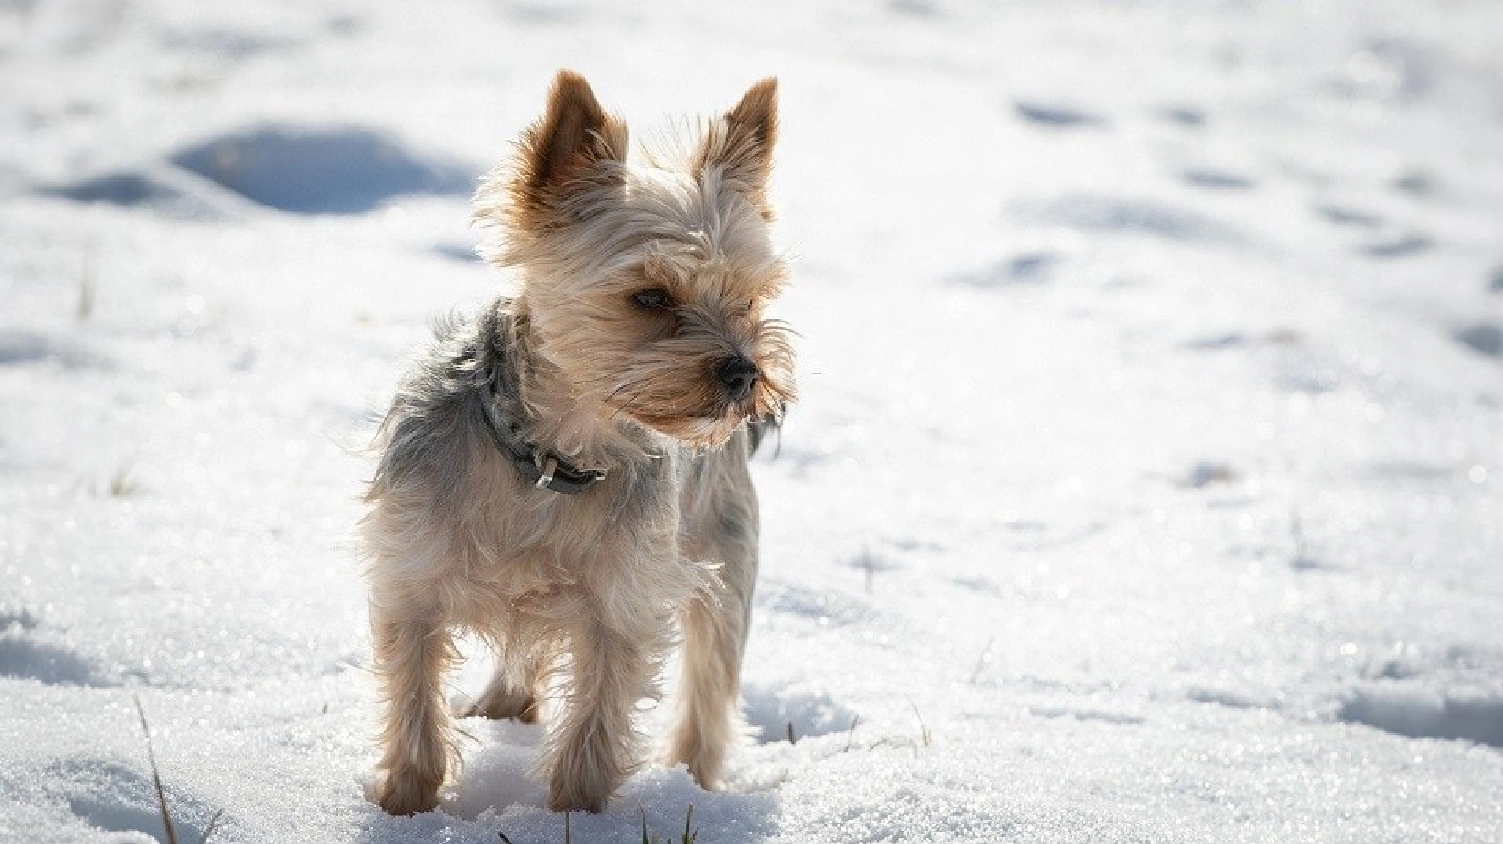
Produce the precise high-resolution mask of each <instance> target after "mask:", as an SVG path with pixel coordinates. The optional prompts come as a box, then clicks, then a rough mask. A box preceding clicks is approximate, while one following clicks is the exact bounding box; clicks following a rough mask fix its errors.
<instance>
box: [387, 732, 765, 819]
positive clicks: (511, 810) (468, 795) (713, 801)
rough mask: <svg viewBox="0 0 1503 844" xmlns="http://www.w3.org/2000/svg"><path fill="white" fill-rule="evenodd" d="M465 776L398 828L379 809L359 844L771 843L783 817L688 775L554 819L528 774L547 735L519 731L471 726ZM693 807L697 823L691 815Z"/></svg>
mask: <svg viewBox="0 0 1503 844" xmlns="http://www.w3.org/2000/svg"><path fill="white" fill-rule="evenodd" d="M457 726H458V727H459V729H460V730H461V731H462V734H463V735H465V736H467V737H468V738H466V739H461V753H460V755H461V757H462V758H463V760H464V761H463V767H462V769H461V770H460V772H459V774H458V776H457V777H456V781H455V782H454V783H452V784H451V785H449V786H447V787H446V788H445V789H444V791H443V793H442V795H441V797H442V803H441V804H440V807H439V809H438V811H434V812H425V813H423V814H420V815H414V816H412V817H407V818H393V817H391V816H389V815H386V814H384V813H382V812H381V810H380V809H379V808H378V807H376V806H374V805H372V806H371V807H370V813H371V814H370V818H371V819H370V822H369V824H368V825H367V826H366V828H365V831H364V834H363V835H362V836H361V837H360V838H359V841H360V842H361V844H394V842H399V841H400V842H403V844H409V842H410V844H424V843H425V842H433V844H438V842H444V844H469V843H470V842H474V844H480V842H484V844H498V842H511V844H562V842H564V841H565V840H570V841H578V842H591V844H595V842H599V843H600V844H611V842H621V844H641V841H642V828H643V823H644V822H645V823H646V828H647V835H648V839H649V840H650V841H661V840H664V839H669V840H673V841H678V840H680V839H681V836H682V835H683V832H684V827H685V824H686V823H687V824H688V825H689V827H690V831H691V832H693V831H697V832H698V840H700V841H713V842H715V844H753V842H759V841H764V840H766V839H768V838H770V837H771V836H772V835H773V833H774V832H776V829H777V817H778V815H779V813H780V807H779V800H778V797H777V795H776V793H775V792H772V791H758V792H751V793H747V792H737V791H734V790H731V791H722V792H708V791H705V790H703V789H701V788H700V787H699V786H698V784H696V783H695V782H694V780H693V779H692V778H691V777H690V776H689V773H688V771H687V770H686V769H685V768H684V767H683V766H679V767H678V768H675V769H672V770H667V769H663V768H657V767H649V768H645V769H644V770H642V771H640V772H638V773H637V774H636V775H635V776H633V777H631V778H630V779H628V780H627V781H626V783H625V784H624V785H623V786H622V787H621V790H620V791H619V792H618V793H617V795H616V797H615V798H614V799H613V800H612V801H611V803H610V807H609V808H608V809H607V810H606V811H605V812H604V813H603V814H599V815H592V814H588V813H585V812H572V813H570V814H569V816H568V818H567V824H568V836H567V839H566V835H565V823H566V820H565V816H564V815H563V814H562V813H558V812H550V811H549V810H548V809H547V799H548V787H547V785H546V784H545V783H543V782H540V781H539V780H537V779H534V778H533V777H532V775H531V768H532V765H533V763H534V761H535V760H536V759H537V757H538V753H539V752H540V750H541V745H542V742H543V730H542V728H540V727H538V726H536V725H531V724H520V723H517V722H515V721H489V720H486V719H483V718H466V719H463V720H461V721H459V722H458V724H457ZM691 807H692V814H691Z"/></svg>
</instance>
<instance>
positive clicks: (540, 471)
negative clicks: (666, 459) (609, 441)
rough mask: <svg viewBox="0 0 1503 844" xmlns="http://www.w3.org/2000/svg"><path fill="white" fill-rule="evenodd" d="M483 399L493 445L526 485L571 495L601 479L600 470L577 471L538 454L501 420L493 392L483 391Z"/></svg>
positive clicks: (554, 457)
mask: <svg viewBox="0 0 1503 844" xmlns="http://www.w3.org/2000/svg"><path fill="white" fill-rule="evenodd" d="M484 397H485V419H486V421H487V422H489V423H490V429H491V434H492V435H494V436H495V438H496V445H497V446H498V447H500V449H501V453H502V454H505V455H506V456H507V457H508V458H510V459H511V464H512V465H513V466H515V467H516V468H517V471H518V472H519V473H521V475H522V477H523V478H526V479H527V482H528V483H530V484H532V485H533V486H535V487H537V488H538V489H548V490H552V491H554V492H561V493H563V494H565V495H575V494H577V493H581V492H584V491H585V490H587V489H589V488H590V487H592V486H594V485H595V484H597V483H599V482H600V481H601V480H604V479H605V470H604V469H580V468H577V467H575V466H573V465H572V464H570V463H569V462H567V461H565V460H564V459H563V458H562V457H559V456H558V455H557V454H553V453H552V452H544V453H542V454H539V453H538V450H537V448H536V447H535V446H533V445H532V444H531V443H528V442H526V441H524V440H523V439H522V438H521V437H520V436H518V435H517V430H516V428H515V427H513V425H512V424H511V423H510V422H508V421H507V420H505V419H503V418H502V417H501V412H500V408H498V407H497V406H496V394H495V390H494V389H493V388H492V389H487V390H485V392H484Z"/></svg>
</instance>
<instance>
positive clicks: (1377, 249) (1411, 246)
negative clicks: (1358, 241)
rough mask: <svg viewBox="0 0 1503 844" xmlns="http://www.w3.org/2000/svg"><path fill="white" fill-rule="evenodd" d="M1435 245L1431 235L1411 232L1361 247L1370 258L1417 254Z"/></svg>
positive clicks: (1401, 256) (1400, 256)
mask: <svg viewBox="0 0 1503 844" xmlns="http://www.w3.org/2000/svg"><path fill="white" fill-rule="evenodd" d="M1434 245H1435V241H1434V240H1431V239H1430V237H1429V235H1424V234H1420V233H1418V232H1410V233H1408V234H1405V235H1403V236H1402V237H1399V238H1396V239H1392V240H1380V241H1377V242H1376V243H1369V244H1367V245H1365V246H1361V247H1359V249H1360V250H1361V251H1362V252H1363V253H1365V254H1366V255H1367V256H1368V257H1370V258H1382V259H1387V258H1403V257H1406V256H1408V255H1416V254H1418V253H1420V252H1425V251H1428V250H1429V249H1430V248H1431V247H1433V246H1434Z"/></svg>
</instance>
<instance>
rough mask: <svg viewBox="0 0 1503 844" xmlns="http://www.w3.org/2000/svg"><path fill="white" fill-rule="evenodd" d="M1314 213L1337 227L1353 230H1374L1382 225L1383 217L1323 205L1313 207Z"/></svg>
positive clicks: (1346, 208)
mask: <svg viewBox="0 0 1503 844" xmlns="http://www.w3.org/2000/svg"><path fill="white" fill-rule="evenodd" d="M1315 213H1317V214H1319V215H1320V216H1322V217H1324V218H1325V219H1326V221H1327V222H1329V223H1332V224H1334V225H1338V226H1350V227H1354V228H1363V229H1375V228H1378V227H1379V226H1381V225H1383V217H1382V216H1381V215H1379V214H1375V213H1373V212H1371V211H1363V210H1362V209H1360V208H1353V207H1351V206H1349V205H1330V204H1323V205H1317V206H1315Z"/></svg>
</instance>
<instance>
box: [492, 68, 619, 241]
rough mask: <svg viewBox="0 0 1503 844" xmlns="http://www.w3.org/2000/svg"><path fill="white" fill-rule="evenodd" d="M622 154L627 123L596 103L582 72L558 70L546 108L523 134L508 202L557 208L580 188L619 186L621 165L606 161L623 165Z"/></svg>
mask: <svg viewBox="0 0 1503 844" xmlns="http://www.w3.org/2000/svg"><path fill="white" fill-rule="evenodd" d="M626 153H627V131H626V123H624V122H623V121H621V120H620V119H619V118H617V117H615V116H613V115H610V114H607V113H606V112H605V109H603V108H601V107H600V102H599V101H598V100H596V99H595V92H594V91H591V90H590V83H588V82H586V81H585V78H584V77H583V76H581V75H579V74H578V73H575V72H574V71H572V70H560V71H559V72H558V76H556V77H555V78H554V80H553V87H552V88H551V89H550V90H549V92H548V108H547V110H546V111H545V112H544V113H543V116H542V118H541V119H539V120H538V122H536V123H534V124H532V126H530V127H528V128H527V130H526V131H525V132H523V133H522V139H521V142H520V144H519V149H518V152H517V164H516V168H515V172H514V175H513V181H512V194H513V200H514V201H516V202H517V204H518V206H519V207H522V208H527V209H531V210H534V211H550V210H551V211H554V212H557V211H558V210H560V209H559V208H558V205H559V204H560V202H561V201H562V200H565V199H567V198H568V197H570V196H571V195H573V194H576V193H578V192H579V191H581V190H584V189H587V188H591V187H600V186H602V185H610V184H619V183H620V181H621V171H620V167H619V166H611V165H620V164H622V163H624V162H625V161H626ZM602 164H605V165H606V166H602Z"/></svg>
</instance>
